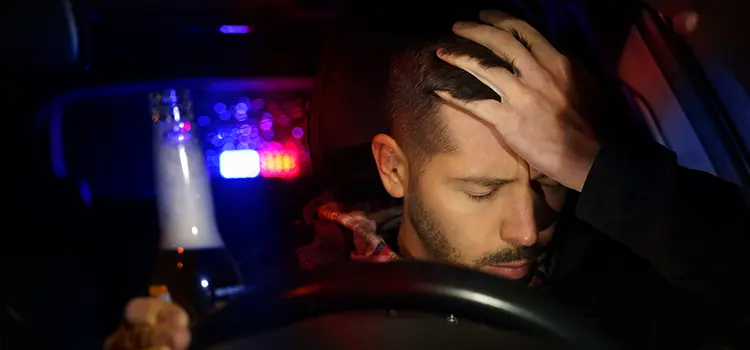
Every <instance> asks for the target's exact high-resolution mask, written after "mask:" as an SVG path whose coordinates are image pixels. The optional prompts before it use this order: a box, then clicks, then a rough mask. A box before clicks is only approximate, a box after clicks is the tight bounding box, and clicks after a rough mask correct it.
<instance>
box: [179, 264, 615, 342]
mask: <svg viewBox="0 0 750 350" xmlns="http://www.w3.org/2000/svg"><path fill="white" fill-rule="evenodd" d="M373 309H383V310H387V309H412V310H420V311H426V312H435V313H443V314H455V315H457V316H458V317H459V318H466V319H469V320H471V321H476V322H480V323H484V324H486V325H489V326H493V327H500V328H509V326H510V327H512V328H514V329H518V330H521V331H525V332H527V333H532V334H535V335H539V336H542V337H546V338H548V339H550V340H551V341H554V342H556V343H559V344H561V345H563V346H565V347H569V348H574V349H598V350H602V349H619V347H618V346H616V345H615V344H614V343H613V342H611V341H610V340H609V339H607V338H606V337H605V336H603V335H602V334H601V333H600V332H598V331H597V330H596V329H595V328H594V327H593V326H592V325H591V324H590V322H587V321H586V320H584V319H583V318H582V317H580V316H579V315H578V314H577V313H576V312H575V311H572V310H570V309H569V308H566V307H564V306H562V305H559V304H557V303H554V302H552V301H551V300H547V299H545V298H543V297H540V296H539V295H536V294H535V293H529V292H528V291H527V290H524V289H523V288H520V287H519V286H518V285H517V284H514V283H512V282H511V281H506V280H502V279H500V278H497V277H494V276H491V275H488V274H484V273H480V272H477V271H473V270H469V269H465V268H460V267H455V266H449V265H442V264H434V263H427V262H417V261H408V262H406V261H404V262H393V263H383V264H374V263H351V264H343V265H340V266H336V267H333V268H329V269H323V270H321V271H314V272H307V273H306V275H304V276H302V277H299V278H290V279H286V280H282V281H281V282H277V283H272V287H271V288H264V289H262V290H261V291H257V292H249V293H247V294H246V295H243V296H240V297H239V298H237V299H235V300H233V301H232V302H231V303H229V304H228V305H227V306H226V307H225V308H223V309H222V310H220V311H218V312H217V313H215V314H213V315H211V316H210V317H208V318H207V319H206V320H204V321H203V322H200V323H199V324H198V325H197V326H196V327H195V328H194V329H193V342H192V345H193V346H192V348H196V349H204V348H207V347H211V346H214V345H217V344H221V343H225V342H228V341H230V340H233V339H236V338H240V337H248V336H251V335H252V334H255V333H257V332H261V331H264V330H269V329H274V328H278V327H282V326H285V325H289V324H293V323H297V322H301V321H304V320H306V319H310V318H313V317H316V316H321V315H326V314H331V313H336V312H344V311H353V310H373Z"/></svg>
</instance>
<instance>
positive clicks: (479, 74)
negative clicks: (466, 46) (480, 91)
mask: <svg viewBox="0 0 750 350" xmlns="http://www.w3.org/2000/svg"><path fill="white" fill-rule="evenodd" d="M437 56H438V57H439V58H440V59H442V60H443V61H445V62H447V63H449V64H451V65H454V66H456V67H458V68H461V69H463V70H464V71H466V72H467V73H469V74H471V75H473V76H474V77H475V78H477V80H479V81H481V82H482V83H483V84H484V85H487V87H489V88H490V89H492V91H494V92H495V93H496V94H498V95H499V96H500V97H501V98H502V99H503V102H508V101H511V100H513V99H514V98H517V97H518V96H523V94H524V93H525V92H526V89H527V88H526V87H525V86H524V85H523V84H522V83H521V82H520V81H519V80H518V78H516V76H514V75H513V73H511V72H510V71H508V70H507V69H505V68H503V67H483V66H482V64H481V63H480V62H479V61H478V60H477V59H475V58H473V57H469V56H466V55H452V54H446V53H445V52H443V51H442V50H438V52H437Z"/></svg>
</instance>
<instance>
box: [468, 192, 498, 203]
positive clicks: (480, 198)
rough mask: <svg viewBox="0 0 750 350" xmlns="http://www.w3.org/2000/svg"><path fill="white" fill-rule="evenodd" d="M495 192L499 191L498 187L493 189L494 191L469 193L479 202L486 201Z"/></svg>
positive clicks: (470, 196)
mask: <svg viewBox="0 0 750 350" xmlns="http://www.w3.org/2000/svg"><path fill="white" fill-rule="evenodd" d="M495 193H497V189H493V190H492V191H489V192H486V193H483V194H473V193H467V194H468V195H469V198H471V199H472V200H475V201H477V202H481V201H486V200H488V199H490V198H492V197H493V196H494V195H495Z"/></svg>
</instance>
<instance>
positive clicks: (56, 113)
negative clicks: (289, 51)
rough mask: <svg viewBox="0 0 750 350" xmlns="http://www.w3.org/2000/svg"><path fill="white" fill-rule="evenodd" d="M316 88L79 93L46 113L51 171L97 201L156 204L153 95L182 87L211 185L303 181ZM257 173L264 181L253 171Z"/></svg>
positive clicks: (232, 85) (199, 86) (267, 85)
mask: <svg viewBox="0 0 750 350" xmlns="http://www.w3.org/2000/svg"><path fill="white" fill-rule="evenodd" d="M311 85H312V83H311V79H309V78H273V79H233V80H221V79H207V80H185V81H179V82H147V83H136V84H123V85H113V86H103V87H94V88H87V89H82V90H77V91H72V92H69V93H67V94H66V95H64V96H61V97H58V98H57V99H55V100H54V102H53V103H52V107H50V108H47V109H48V110H50V111H51V113H49V115H48V116H47V117H48V120H49V125H50V147H51V150H52V151H53V154H52V164H51V166H52V167H53V170H54V171H55V174H56V175H57V176H59V177H72V178H76V179H86V180H87V183H88V187H89V190H88V191H90V192H93V193H98V194H106V195H108V196H113V197H153V194H154V190H153V177H152V174H153V164H152V163H153V158H152V151H151V150H152V139H153V137H152V134H153V128H152V124H151V120H150V114H149V109H148V108H149V100H148V94H149V92H151V91H157V90H160V89H164V88H168V87H178V88H189V89H190V90H191V92H192V94H191V95H192V99H193V104H194V112H195V117H194V120H193V123H192V124H191V123H186V124H185V125H184V126H185V127H187V128H195V129H196V130H195V131H196V132H197V133H198V135H199V137H200V139H201V144H202V146H203V149H204V153H205V157H206V166H207V169H208V170H209V173H210V175H211V176H212V177H218V178H238V177H239V178H242V177H253V176H261V177H276V178H295V177H299V176H304V175H305V174H307V173H308V171H309V168H310V160H309V151H308V146H307V135H306V134H307V132H306V131H307V113H308V112H307V107H308V101H309V97H310V88H311ZM250 152H255V153H257V157H256V158H253V157H249V156H247V154H249V153H250ZM224 153H227V155H231V156H222V154H224ZM253 162H255V163H253ZM253 167H256V168H259V170H260V174H257V172H256V173H255V174H257V175H253V172H252V171H249V172H248V171H246V170H247V169H251V168H253Z"/></svg>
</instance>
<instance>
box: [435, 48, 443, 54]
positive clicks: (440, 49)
mask: <svg viewBox="0 0 750 350" xmlns="http://www.w3.org/2000/svg"><path fill="white" fill-rule="evenodd" d="M435 54H436V55H438V56H445V49H444V48H442V47H441V48H438V49H437V50H436V51H435Z"/></svg>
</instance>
